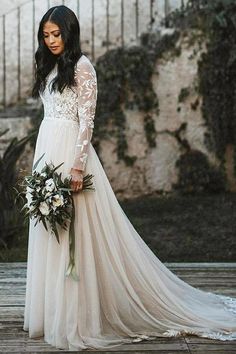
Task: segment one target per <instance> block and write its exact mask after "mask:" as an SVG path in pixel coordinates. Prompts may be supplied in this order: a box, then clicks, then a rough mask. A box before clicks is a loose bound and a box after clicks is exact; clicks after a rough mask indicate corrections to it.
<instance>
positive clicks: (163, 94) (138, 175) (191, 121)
mask: <svg viewBox="0 0 236 354" xmlns="http://www.w3.org/2000/svg"><path fill="white" fill-rule="evenodd" d="M179 41H180V42H179V43H177V46H178V45H179V46H181V48H182V50H181V54H180V55H179V56H172V55H170V53H168V52H167V53H166V55H165V56H164V57H163V58H162V59H159V60H158V61H157V62H156V64H155V73H154V75H153V78H152V81H153V87H154V90H155V92H156V93H157V96H158V100H159V107H160V113H159V115H156V116H155V117H154V118H155V128H156V131H157V135H156V147H155V148H150V147H148V144H147V140H146V136H145V132H144V128H143V127H144V125H143V119H144V116H143V114H142V113H141V112H138V111H135V110H130V111H126V117H127V121H126V137H127V141H128V154H129V155H130V156H133V155H136V156H137V160H136V161H135V163H134V165H133V166H132V167H128V166H126V165H125V163H124V161H122V160H120V161H118V160H117V154H116V140H115V138H114V137H113V136H111V137H110V139H106V140H103V141H102V143H101V144H100V146H101V152H100V159H101V162H102V163H103V166H104V169H105V171H106V173H107V175H108V177H109V180H110V182H111V184H112V187H113V189H114V191H115V193H116V195H117V196H118V197H119V198H121V199H122V198H131V197H135V196H140V195H144V194H146V193H155V192H170V191H172V189H173V184H175V183H176V182H177V181H178V169H177V168H176V161H177V160H178V159H179V157H180V155H181V154H182V152H183V151H182V146H181V144H180V143H179V141H178V139H177V138H176V136H175V133H176V131H178V129H179V128H180V126H181V125H182V124H183V123H186V129H185V130H184V131H183V132H182V134H183V136H182V138H185V139H186V140H187V142H188V144H189V145H190V147H191V148H192V149H196V150H200V151H201V152H203V153H204V154H205V155H207V156H208V158H209V160H210V161H211V162H212V163H213V164H215V165H217V164H218V161H217V159H216V157H215V155H214V154H212V153H211V152H210V151H208V150H207V148H206V146H205V144H204V134H205V132H206V129H207V128H206V126H205V122H204V121H203V118H202V114H201V97H199V96H198V94H197V91H196V90H195V86H196V83H197V61H198V59H199V56H200V53H201V52H199V51H198V50H196V52H197V53H198V54H196V55H193V53H194V49H195V45H191V46H189V43H188V39H186V38H185V37H181V38H180V40H179ZM202 48H203V49H202V50H204V45H203V44H202ZM197 49H198V48H197ZM183 88H187V89H188V92H189V94H188V95H187V97H186V98H185V99H184V100H183V102H179V95H180V92H181V90H182V89H183ZM196 102H198V104H196ZM193 105H195V107H194V109H193ZM5 125H8V126H12V135H14V132H17V135H18V136H20V135H22V136H23V135H24V134H26V133H27V129H28V128H29V119H28V118H26V119H21V118H16V119H15V120H13V119H10V118H9V119H5ZM1 126H2V124H1ZM95 129H96V120H95ZM31 159H32V155H29V159H28V160H29V166H30V163H31Z"/></svg>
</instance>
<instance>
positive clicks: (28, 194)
mask: <svg viewBox="0 0 236 354" xmlns="http://www.w3.org/2000/svg"><path fill="white" fill-rule="evenodd" d="M33 191H34V190H33V189H32V188H30V187H28V186H27V188H26V194H25V196H26V199H27V206H28V208H30V203H31V202H32V192H33Z"/></svg>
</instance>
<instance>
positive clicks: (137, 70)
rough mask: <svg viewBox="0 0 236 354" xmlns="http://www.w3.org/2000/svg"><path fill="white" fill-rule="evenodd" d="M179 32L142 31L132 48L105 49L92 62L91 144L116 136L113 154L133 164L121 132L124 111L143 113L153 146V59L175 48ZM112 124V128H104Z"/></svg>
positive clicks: (155, 110)
mask: <svg viewBox="0 0 236 354" xmlns="http://www.w3.org/2000/svg"><path fill="white" fill-rule="evenodd" d="M178 38H179V32H178V31H175V32H174V33H173V34H171V35H165V36H163V37H162V38H161V39H159V38H157V34H154V33H145V34H143V35H142V36H141V44H140V45H135V46H132V47H127V48H126V47H122V48H121V47H120V48H116V49H113V50H110V51H108V52H107V53H105V54H104V55H103V56H101V57H99V58H98V60H97V63H96V72H97V77H98V100H97V109H96V121H97V123H96V129H95V130H94V137H93V139H94V145H95V148H96V149H97V150H99V148H100V141H101V138H104V137H105V138H106V137H108V135H109V134H112V135H114V136H115V137H116V139H117V149H116V152H117V157H118V159H122V160H124V161H125V163H126V164H127V165H133V163H134V162H135V160H136V158H137V157H136V156H129V155H128V153H127V151H128V142H127V139H126V135H125V130H126V113H125V112H126V111H127V110H139V111H142V112H144V121H143V124H144V131H145V135H146V139H147V143H148V145H149V147H150V148H153V147H155V146H156V142H155V137H156V130H155V122H154V119H153V116H154V114H155V115H158V114H159V102H158V97H157V95H156V93H155V91H154V89H153V86H152V81H151V79H152V75H153V73H154V69H155V62H156V60H157V59H158V58H161V57H162V55H163V53H165V52H166V51H170V50H172V51H176V52H177V53H178V54H179V50H178V49H176V46H175V45H176V42H177V40H178ZM109 123H112V124H111V126H112V127H113V129H112V130H108V125H109Z"/></svg>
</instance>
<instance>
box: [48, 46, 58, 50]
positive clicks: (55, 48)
mask: <svg viewBox="0 0 236 354" xmlns="http://www.w3.org/2000/svg"><path fill="white" fill-rule="evenodd" d="M57 48H59V47H50V49H52V50H54V49H57Z"/></svg>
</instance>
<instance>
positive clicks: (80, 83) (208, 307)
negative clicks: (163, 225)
mask: <svg viewBox="0 0 236 354" xmlns="http://www.w3.org/2000/svg"><path fill="white" fill-rule="evenodd" d="M56 73H57V65H56V66H55V68H54V69H53V70H52V71H51V73H50V74H49V75H48V78H47V85H46V89H45V91H44V93H43V94H42V96H41V98H42V100H43V104H44V118H43V120H42V122H41V125H40V129H39V133H38V138H37V143H36V149H35V155H34V161H33V164H34V162H35V161H36V160H37V159H38V158H39V157H40V156H41V155H42V154H43V153H45V155H44V158H43V159H42V160H41V162H40V164H39V165H38V167H37V170H40V169H41V168H42V166H43V165H44V162H45V161H47V162H50V161H52V162H53V163H54V164H56V165H57V164H59V163H61V162H64V164H63V165H62V166H61V168H60V170H59V171H61V172H62V176H64V177H65V176H68V175H69V173H70V168H71V167H72V166H74V167H77V168H80V169H82V170H83V171H84V173H85V174H87V173H91V174H93V175H94V178H93V182H94V187H95V191H89V192H82V193H76V194H74V202H75V237H76V240H75V241H76V250H75V261H76V271H77V274H78V275H79V281H75V280H74V279H72V278H71V277H66V276H65V271H66V268H67V266H68V262H69V245H68V231H65V230H63V231H62V232H60V239H61V242H60V244H58V242H57V240H56V238H55V236H53V235H52V234H50V232H47V231H46V230H45V229H44V227H43V225H42V224H41V223H39V224H37V225H36V226H34V224H35V222H33V221H32V220H30V227H29V244H28V262H27V283H26V299H25V312H24V326H23V329H24V330H25V331H29V337H30V338H36V337H40V336H44V340H45V341H46V342H48V343H50V344H51V345H53V346H55V347H57V348H62V349H67V350H83V349H85V348H97V349H99V348H101V349H102V348H109V347H114V346H117V345H120V344H122V343H131V342H136V341H141V340H144V339H146V340H152V339H154V338H155V337H157V336H158V337H159V336H161V337H166V336H179V335H185V334H196V335H198V336H201V337H207V338H214V339H219V340H236V299H234V298H229V297H225V296H219V295H215V294H212V293H207V292H204V291H202V290H199V289H196V288H194V287H192V286H190V285H188V284H187V283H185V282H184V281H182V280H181V279H179V278H178V277H177V276H176V275H174V274H173V273H172V272H171V271H170V270H168V268H167V267H166V266H165V265H164V264H162V263H161V262H160V260H159V259H158V258H157V257H156V256H155V254H154V253H153V252H152V251H151V249H150V248H149V247H148V246H147V244H146V243H145V242H144V241H143V240H142V238H141V236H140V235H139V234H138V233H137V231H136V230H135V229H134V227H133V225H132V224H131V222H130V221H129V219H128V218H127V216H126V214H125V213H124V211H123V209H122V208H121V206H120V204H119V203H118V201H117V199H116V196H115V194H114V192H113V190H112V188H111V185H110V183H109V180H108V178H107V176H106V174H105V171H104V169H103V167H102V164H101V162H100V160H99V158H98V156H97V154H96V152H95V150H94V148H93V146H92V144H91V137H92V132H93V128H94V115H95V108H96V99H97V80H96V72H95V69H94V67H93V65H92V64H91V62H90V60H89V59H88V58H87V57H86V56H85V55H82V56H81V58H80V59H79V60H78V63H77V65H76V72H75V78H76V86H75V87H74V88H73V90H72V89H69V88H67V89H65V90H64V91H63V93H62V94H60V93H58V92H57V93H55V92H54V93H51V92H50V90H49V85H50V83H51V81H52V79H53V78H54V77H55V75H56Z"/></svg>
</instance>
